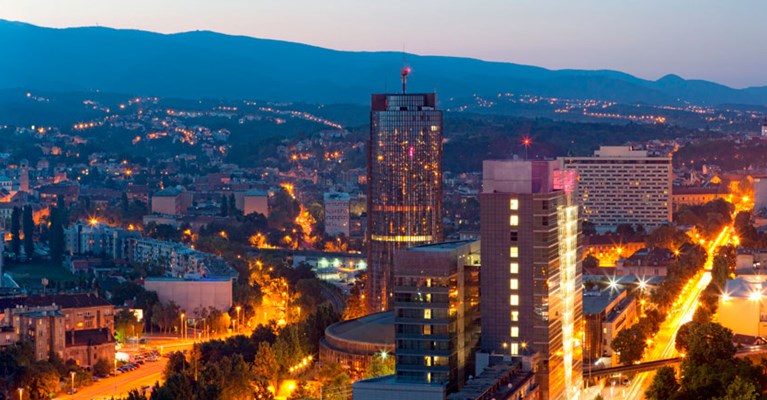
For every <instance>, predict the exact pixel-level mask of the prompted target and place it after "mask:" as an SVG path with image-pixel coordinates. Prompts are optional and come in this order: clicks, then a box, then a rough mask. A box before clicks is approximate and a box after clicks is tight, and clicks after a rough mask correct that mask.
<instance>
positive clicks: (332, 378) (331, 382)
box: [317, 362, 351, 400]
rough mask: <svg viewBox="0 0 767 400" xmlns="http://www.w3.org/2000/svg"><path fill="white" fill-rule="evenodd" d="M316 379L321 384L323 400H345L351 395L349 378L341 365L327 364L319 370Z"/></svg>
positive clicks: (335, 363)
mask: <svg viewBox="0 0 767 400" xmlns="http://www.w3.org/2000/svg"><path fill="white" fill-rule="evenodd" d="M317 379H318V380H319V381H320V383H321V384H322V398H323V399H324V400H346V399H348V398H349V395H350V394H351V378H349V375H348V374H347V373H346V372H345V371H344V369H343V367H342V366H341V364H339V363H337V362H329V363H326V364H325V365H323V366H322V368H320V371H319V375H318V377H317Z"/></svg>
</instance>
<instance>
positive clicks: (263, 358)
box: [253, 342, 280, 388]
mask: <svg viewBox="0 0 767 400" xmlns="http://www.w3.org/2000/svg"><path fill="white" fill-rule="evenodd" d="M279 369H280V365H279V363H278V362H277V356H276V355H275V354H274V350H272V346H271V345H270V344H269V343H268V342H261V343H259V344H258V352H257V353H256V359H255V360H254V361H253V372H254V373H255V374H256V375H258V376H260V377H263V378H264V379H265V380H266V381H268V382H269V383H270V384H271V385H272V387H275V388H276V387H277V384H278V382H277V377H278V372H279Z"/></svg>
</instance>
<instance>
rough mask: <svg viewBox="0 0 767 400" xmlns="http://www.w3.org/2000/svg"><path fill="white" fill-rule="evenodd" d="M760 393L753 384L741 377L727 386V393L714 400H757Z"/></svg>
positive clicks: (737, 377)
mask: <svg viewBox="0 0 767 400" xmlns="http://www.w3.org/2000/svg"><path fill="white" fill-rule="evenodd" d="M758 398H759V392H758V391H757V388H756V385H754V383H753V382H749V381H747V380H745V379H743V378H742V377H740V376H736V377H735V380H733V381H732V383H730V384H729V385H728V386H727V393H726V394H725V395H724V396H722V397H717V398H715V399H714V400H757V399H758Z"/></svg>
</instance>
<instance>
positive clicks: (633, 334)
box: [611, 324, 647, 364]
mask: <svg viewBox="0 0 767 400" xmlns="http://www.w3.org/2000/svg"><path fill="white" fill-rule="evenodd" d="M611 346H612V348H613V350H615V351H617V352H618V361H619V362H620V363H621V364H633V363H634V362H636V361H639V360H641V359H642V353H644V349H645V347H647V342H645V337H644V335H643V334H642V331H641V329H640V328H639V325H638V324H637V325H634V326H632V327H631V328H627V329H623V330H622V331H620V332H618V334H617V335H615V339H613V341H612V344H611Z"/></svg>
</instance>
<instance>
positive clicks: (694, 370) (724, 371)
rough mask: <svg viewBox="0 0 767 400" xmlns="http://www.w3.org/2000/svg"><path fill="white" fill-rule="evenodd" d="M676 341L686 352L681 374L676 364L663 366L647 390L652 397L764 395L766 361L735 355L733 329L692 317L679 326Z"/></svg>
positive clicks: (741, 398)
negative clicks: (752, 361) (675, 368)
mask: <svg viewBox="0 0 767 400" xmlns="http://www.w3.org/2000/svg"><path fill="white" fill-rule="evenodd" d="M675 345H676V347H677V349H678V350H679V351H680V352H681V353H684V354H685V358H684V360H683V361H682V365H681V371H680V374H679V378H677V374H676V372H675V371H674V369H673V368H671V367H663V368H660V369H659V370H658V371H657V372H656V374H655V377H654V378H653V382H652V384H651V385H650V388H649V390H648V391H647V393H646V394H645V395H646V396H647V398H648V399H649V400H682V399H714V400H757V399H760V398H763V396H762V395H761V393H762V388H763V387H764V385H765V383H767V377H766V376H765V374H764V369H765V367H767V364H765V361H764V360H762V365H754V364H752V363H751V362H750V361H748V360H746V359H740V358H735V353H736V348H735V346H734V345H733V343H732V331H731V330H729V329H727V328H725V327H723V326H721V325H719V324H716V323H712V322H705V323H699V322H696V321H691V322H689V323H687V324H685V325H683V326H682V329H680V330H679V332H678V333H677V338H676V343H675Z"/></svg>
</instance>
